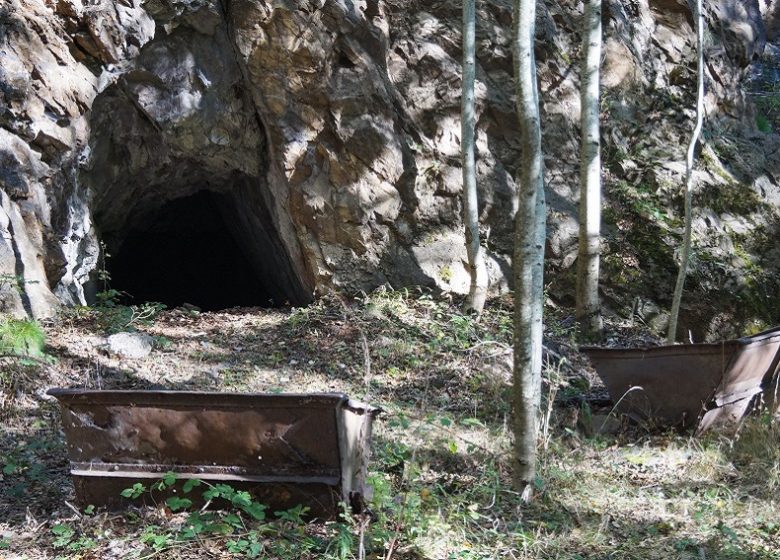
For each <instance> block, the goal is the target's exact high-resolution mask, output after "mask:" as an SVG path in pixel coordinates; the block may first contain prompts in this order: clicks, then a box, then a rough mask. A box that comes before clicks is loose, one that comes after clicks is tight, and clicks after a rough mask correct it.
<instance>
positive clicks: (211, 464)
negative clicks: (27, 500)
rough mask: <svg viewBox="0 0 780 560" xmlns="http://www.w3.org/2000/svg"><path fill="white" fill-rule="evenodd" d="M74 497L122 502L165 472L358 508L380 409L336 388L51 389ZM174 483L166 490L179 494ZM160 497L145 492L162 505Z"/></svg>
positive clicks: (270, 501)
mask: <svg viewBox="0 0 780 560" xmlns="http://www.w3.org/2000/svg"><path fill="white" fill-rule="evenodd" d="M49 394H50V395H53V396H54V397H56V398H57V399H58V400H59V402H60V405H61V408H62V423H63V427H64V431H65V436H66V439H67V443H68V453H69V456H70V462H71V475H72V477H73V483H74V486H75V489H76V498H77V500H78V501H79V502H80V503H81V504H83V505H88V504H94V505H96V506H107V507H109V508H116V507H123V506H125V505H127V503H128V502H127V500H126V499H124V498H122V497H121V496H120V494H121V492H122V490H123V489H124V488H128V487H130V486H132V485H133V483H135V482H142V483H145V485H146V486H147V487H148V486H150V485H151V484H152V483H153V482H155V481H156V480H159V479H160V478H161V477H162V476H163V475H164V474H165V473H166V472H169V471H173V472H174V473H176V477H177V480H178V482H177V483H178V484H179V485H181V484H183V481H185V480H187V479H192V478H196V479H199V480H202V481H204V482H206V483H210V484H214V483H226V484H230V485H231V486H233V487H234V488H236V489H242V490H249V491H250V492H251V493H252V494H253V495H254V496H255V499H256V500H257V501H258V502H260V503H264V504H266V505H268V506H269V507H270V508H273V509H277V510H278V509H289V508H291V507H294V506H296V505H299V504H303V505H305V506H309V507H310V508H311V510H310V514H311V515H312V516H315V517H320V518H332V517H334V516H335V515H336V514H337V513H338V511H339V507H340V505H339V504H340V503H341V502H346V503H347V504H349V505H351V506H352V508H353V509H359V508H360V507H361V503H362V499H363V497H364V496H365V495H366V486H365V478H366V466H367V461H368V457H369V442H370V438H371V424H372V421H373V418H374V417H375V416H376V414H377V413H378V409H376V408H373V407H370V406H368V405H365V404H362V403H359V402H355V401H352V400H350V399H349V398H348V397H347V396H346V395H344V394H340V393H333V394H331V393H318V394H258V393H255V394H244V393H208V392H189V391H87V390H78V389H52V390H50V391H49ZM175 490H176V486H174V487H172V488H171V489H170V491H175ZM161 498H162V499H164V496H156V497H154V496H151V499H152V500H154V501H160V499H161Z"/></svg>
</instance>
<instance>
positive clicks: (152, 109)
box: [0, 0, 780, 316]
mask: <svg viewBox="0 0 780 560" xmlns="http://www.w3.org/2000/svg"><path fill="white" fill-rule="evenodd" d="M605 4H606V6H605V8H606V9H605V16H604V17H605V24H606V25H605V33H606V36H605V56H606V57H605V62H604V69H603V76H604V78H603V80H604V82H603V86H604V105H605V111H604V117H605V118H604V120H605V146H604V150H605V156H606V157H605V161H606V168H607V169H606V171H605V173H606V177H605V178H606V184H607V193H608V194H610V193H611V194H613V195H615V196H614V199H613V200H616V201H617V202H610V204H611V205H615V212H614V214H615V215H614V216H613V217H612V218H610V216H609V212H608V213H607V220H606V224H605V225H606V226H607V227H606V236H607V251H608V252H609V251H611V253H608V255H607V256H609V255H614V256H615V258H617V259H619V260H620V262H621V266H624V265H625V266H628V269H629V270H636V271H637V275H639V274H638V273H639V272H640V271H642V269H643V268H647V267H653V269H654V271H656V274H655V276H653V278H654V281H657V282H658V283H662V282H665V281H667V280H669V278H670V277H671V276H672V275H673V273H674V270H673V269H674V262H673V260H672V256H671V254H669V255H667V256H662V255H661V254H660V253H661V252H663V251H661V250H658V253H659V254H657V255H656V254H653V255H649V257H650V260H649V261H648V259H646V258H644V257H646V256H648V255H644V254H643V252H644V253H648V252H652V251H651V250H650V248H648V247H647V246H644V245H643V243H642V241H641V239H640V240H637V238H636V234H635V233H632V232H635V231H641V232H644V233H642V235H645V233H646V234H647V235H649V236H651V237H652V238H653V239H654V240H656V241H658V242H659V243H660V242H661V241H660V240H666V241H668V242H669V243H673V242H676V240H677V239H678V238H679V227H678V224H676V223H674V220H673V219H671V218H670V219H669V220H668V221H664V220H658V219H653V220H651V221H648V220H645V221H646V222H647V224H645V226H647V227H645V229H641V228H634V229H632V230H631V231H632V232H628V230H627V229H626V228H628V226H629V225H631V224H627V223H623V222H622V221H621V220H625V219H627V218H625V217H624V216H622V215H621V214H622V210H621V208H622V207H620V208H618V206H617V204H618V203H625V204H629V203H630V204H633V202H635V200H634V199H635V198H638V199H639V200H641V199H642V197H641V196H638V197H633V194H632V193H631V192H630V191H631V189H634V190H636V189H637V186H638V185H639V186H641V189H640V194H641V192H643V191H642V189H645V190H646V191H647V192H649V193H651V194H652V197H651V198H652V201H653V203H655V202H656V199H657V200H658V201H659V202H658V205H659V208H657V210H658V211H659V212H662V213H663V214H664V215H665V216H667V215H668V216H673V215H674V214H675V213H677V215H679V209H678V204H679V200H677V199H676V198H675V197H674V196H672V194H671V193H672V192H673V191H674V190H675V189H676V188H677V187H676V184H677V183H679V180H680V177H681V175H682V171H683V170H682V162H683V161H684V155H683V152H684V149H685V143H686V142H687V135H688V129H689V127H690V123H691V121H692V117H693V115H692V111H691V110H690V109H688V108H689V107H693V103H692V101H690V99H689V97H690V94H691V91H692V90H693V81H694V71H693V69H692V68H691V67H690V65H691V63H692V60H693V55H692V50H691V49H692V41H693V31H692V29H691V24H690V16H689V15H688V13H689V11H688V7H687V4H686V3H685V2H684V1H682V0H681V1H677V0H638V1H635V2H620V1H617V0H607V1H606V2H605ZM708 4H709V6H710V8H709V11H708V14H707V18H708V24H709V26H710V31H711V33H710V36H711V43H710V45H709V47H708V54H707V57H708V72H709V76H708V83H709V91H708V98H707V109H708V115H709V121H708V123H709V124H708V126H709V130H710V138H709V140H708V142H707V144H708V149H709V152H708V153H709V154H710V157H709V159H708V161H709V162H710V164H711V165H710V164H708V167H707V168H706V169H704V170H702V171H700V172H699V175H698V176H697V180H698V182H699V184H700V188H701V189H702V191H703V192H704V191H706V189H707V188H710V187H713V188H722V187H724V185H726V186H730V185H740V188H745V189H748V190H749V191H750V192H752V193H754V194H755V196H756V197H757V199H758V202H760V203H761V204H762V206H761V208H760V209H758V210H756V211H749V212H747V217H745V213H744V212H743V213H742V215H741V216H737V214H735V213H734V211H733V209H729V208H721V209H720V210H722V212H714V211H712V210H711V209H705V210H703V211H702V212H701V213H700V217H699V222H700V223H699V225H700V227H701V228H702V229H700V230H699V231H700V233H701V238H700V239H701V240H702V241H705V240H706V241H709V240H711V239H713V236H712V234H711V233H712V232H713V231H717V232H719V234H718V239H719V241H718V243H721V242H722V241H721V239H722V238H723V239H731V241H732V242H733V239H732V237H733V231H732V230H733V229H734V224H735V223H736V222H735V221H734V220H739V219H745V220H748V222H746V223H747V224H748V225H747V226H746V227H750V224H753V225H757V224H759V223H760V224H763V225H762V227H767V228H768V227H771V226H770V221H771V220H770V219H769V216H771V215H772V214H773V212H775V209H776V208H777V204H778V199H780V189H779V188H778V187H777V185H776V183H775V178H774V177H775V175H774V174H773V173H774V171H773V170H778V169H780V165H779V164H780V162H778V161H776V160H777V157H778V156H775V155H772V154H773V153H774V152H773V151H772V150H773V149H774V148H767V146H768V145H771V146H776V145H778V141H777V139H776V138H775V137H774V136H771V135H766V134H762V133H759V132H757V131H756V130H755V126H754V122H753V119H754V118H755V116H754V114H753V113H752V112H751V111H752V109H751V107H752V105H751V104H750V103H749V102H747V101H746V100H745V98H744V97H743V96H742V94H741V93H740V88H739V86H740V83H741V80H742V75H743V73H744V71H745V69H746V68H748V67H749V66H750V65H751V64H752V63H753V61H754V60H755V59H757V58H758V57H760V55H761V53H762V52H763V49H764V45H765V42H766V31H765V28H766V26H765V20H766V22H767V23H770V20H771V21H774V19H772V18H775V12H776V10H775V9H774V8H773V7H772V6H769V5H767V3H766V2H761V3H759V2H758V0H755V1H753V2H737V1H731V0H718V1H715V2H710V3H708ZM511 10H512V7H511V2H509V1H508V0H490V1H486V2H482V3H481V4H480V6H479V13H478V29H477V37H478V53H477V55H478V70H477V80H478V84H477V102H478V133H477V139H478V142H477V147H478V173H479V175H478V181H479V185H480V187H479V188H480V208H481V221H482V224H483V226H484V234H485V238H486V243H487V246H488V249H489V255H490V261H491V276H492V279H493V286H494V288H495V289H497V290H504V289H506V288H507V279H508V276H509V270H510V262H511V261H510V257H511V232H512V228H513V224H512V216H513V213H514V212H513V208H514V194H515V185H514V180H513V177H515V176H516V174H517V162H518V161H519V160H520V158H519V155H520V150H521V148H522V147H521V146H520V145H519V142H518V130H517V122H516V118H515V108H514V100H513V94H512V92H513V89H512V55H511V41H510V39H511V38H510V33H511V21H512V11H511ZM580 12H581V7H580V6H572V5H571V3H564V2H556V1H552V0H550V1H548V2H546V3H545V5H544V6H542V8H541V9H540V13H539V20H538V43H537V45H538V47H537V51H538V52H537V56H538V62H539V75H540V80H541V98H542V103H543V107H542V109H543V114H544V123H543V126H544V134H545V149H546V154H547V161H546V173H547V184H548V196H549V201H550V206H551V212H550V216H549V217H550V220H549V221H550V231H549V237H548V242H549V243H548V245H549V246H548V255H549V263H550V271H551V273H552V274H551V275H550V278H551V279H552V282H553V286H554V288H555V289H556V290H557V291H558V292H559V293H560V295H561V296H565V295H566V293H567V290H568V288H567V286H568V280H567V279H568V278H569V276H568V272H567V271H568V270H570V269H571V264H572V262H573V260H574V258H575V256H576V205H575V202H574V201H575V200H576V196H577V189H578V187H577V168H576V166H577V144H578V138H577V127H576V122H577V119H578V113H579V97H578V96H579V91H578V82H579V79H578V61H579V46H578V43H579V39H578V31H577V30H578V28H579V25H580ZM771 25H775V24H774V23H772V24H771ZM459 26H460V7H459V6H457V5H455V4H452V3H450V2H441V1H434V0H405V1H402V0H328V1H324V0H175V1H174V0H116V1H110V0H89V1H87V0H46V1H44V0H8V1H6V2H5V3H4V4H3V6H2V7H1V8H0V188H1V190H0V196H1V197H2V200H1V201H0V202H2V204H1V205H0V208H1V210H0V227H2V228H3V239H2V241H0V273H2V274H3V276H2V278H3V279H5V282H4V283H3V284H2V285H0V293H1V294H2V296H3V300H2V304H3V306H4V308H5V309H6V310H7V311H12V312H15V313H26V314H32V315H36V316H40V315H45V314H47V313H50V312H51V311H52V310H53V308H54V306H55V304H56V302H57V301H59V302H62V303H65V304H75V303H84V302H85V301H86V300H87V299H88V297H89V291H90V280H91V279H93V280H94V276H95V272H96V270H97V269H98V268H100V266H102V265H101V255H102V253H101V245H100V242H102V243H103V244H104V247H106V252H107V253H114V252H121V251H122V247H123V246H127V244H126V242H127V239H128V237H129V236H132V235H133V232H136V231H140V230H144V231H146V230H149V229H150V228H153V227H154V225H153V224H154V222H155V221H159V220H160V219H164V218H161V217H160V216H161V214H160V212H161V209H163V208H165V207H166V205H167V204H168V203H170V202H171V201H175V200H178V199H183V198H186V197H191V196H194V195H196V194H197V193H202V192H203V191H209V192H211V193H213V195H214V197H215V198H214V200H215V201H216V202H215V203H214V212H217V213H219V215H220V216H221V219H222V220H223V221H224V224H225V226H226V228H227V229H229V230H230V232H231V234H232V236H233V238H234V239H235V240H236V242H237V244H238V245H240V248H241V251H243V255H244V256H245V260H246V262H247V263H248V265H249V266H250V267H251V269H252V271H253V273H254V274H255V276H256V278H257V279H258V286H261V288H262V290H264V292H265V293H266V294H267V295H268V297H269V298H271V299H273V300H275V301H277V302H281V301H284V300H288V301H291V302H293V303H302V302H306V301H308V300H309V299H311V297H313V295H314V294H315V293H316V292H317V291H323V290H327V289H331V288H336V289H339V290H346V291H356V290H368V289H372V288H374V287H376V286H378V285H381V284H385V283H389V284H390V285H392V286H394V287H400V286H405V285H413V284H423V285H438V286H439V287H441V288H444V289H450V290H455V291H463V290H465V289H466V288H467V284H468V277H467V274H466V270H465V267H464V264H465V262H466V255H465V247H464V243H463V231H462V225H461V220H460V215H461V208H462V207H461V198H460V184H461V180H460V165H459V130H460V128H459V104H460V62H459V61H460V33H459ZM770 27H771V26H770ZM772 29H774V28H773V27H772ZM724 134H727V135H728V136H727V138H725V140H724ZM724 146H732V147H733V146H740V148H739V149H736V151H735V150H734V149H732V150H731V151H732V153H733V155H734V156H735V157H734V158H731V157H730V156H729V157H727V156H728V154H726V151H727V150H726V149H725V148H723V147H724ZM737 156H738V157H737ZM740 158H741V159H740ZM745 158H747V159H750V161H742V159H745ZM737 159H739V161H737ZM713 169H715V170H716V171H713ZM629 195H631V196H629ZM620 196H623V198H625V199H626V200H622V199H621V198H620ZM632 197H633V198H632ZM659 197H660V198H659ZM763 205H765V206H763ZM632 216H633V217H632ZM642 218H647V216H644V214H643V213H642V212H641V211H640V212H635V213H634V214H631V216H629V217H628V219H636V220H640V219H642ZM651 218H652V216H651ZM751 220H752V221H751ZM667 222H668V223H667ZM659 224H660V225H659ZM650 225H652V227H650ZM632 227H633V226H632ZM653 228H655V229H653ZM659 228H660V229H659ZM632 236H633V237H632ZM723 243H726V245H727V244H728V242H726V241H723ZM719 247H720V245H719ZM667 249H668V247H666V248H665V249H664V251H666V252H669V251H667ZM150 250H153V248H151V247H150ZM749 250H750V248H747V249H746V251H748V252H749ZM632 258H633V259H635V260H636V263H637V264H636V265H635V266H634V267H633V268H632V264H631V263H632V262H634V261H632V260H631V259H632ZM652 259H655V261H653V260H652ZM606 260H607V261H608V262H607V266H606V267H605V270H606V273H607V275H611V274H617V273H618V267H617V266H612V268H610V264H609V259H608V258H607V259H606ZM613 260H614V259H613ZM656 261H657V262H656ZM613 265H616V263H614V262H613ZM729 266H731V265H729ZM738 268H739V267H738V266H731V268H730V269H729V270H731V269H734V270H737V269H738ZM737 276H738V275H737ZM737 276H735V277H734V278H735V280H734V281H735V282H739V281H740V280H739V278H738V277H737ZM624 280H625V281H623V280H621V279H620V278H605V286H606V289H607V295H608V296H609V297H610V298H611V299H610V301H611V302H612V303H613V305H614V306H616V307H620V306H621V305H622V304H623V303H625V301H629V300H631V298H632V297H634V296H637V297H638V296H639V295H641V296H642V297H645V298H647V299H651V300H657V301H660V302H661V303H662V304H664V303H666V301H667V299H668V295H667V292H670V291H671V290H670V286H671V284H669V285H668V286H656V285H641V284H636V283H635V282H634V281H633V280H632V279H631V278H627V279H624ZM635 284H636V285H635ZM692 286H694V289H700V290H711V289H714V288H712V287H711V286H708V285H706V282H703V281H699V280H696V279H694V280H693V281H692ZM640 289H641V290H643V292H642V293H641V294H639V293H636V294H635V293H634V292H636V291H638V290H640ZM718 289H720V288H718ZM632 290H633V291H632ZM194 303H198V302H194ZM705 315H706V313H705ZM710 316H712V313H711V312H710Z"/></svg>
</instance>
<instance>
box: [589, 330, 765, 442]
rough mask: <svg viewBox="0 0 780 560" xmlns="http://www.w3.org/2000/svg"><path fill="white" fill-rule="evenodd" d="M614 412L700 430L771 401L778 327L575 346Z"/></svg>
mask: <svg viewBox="0 0 780 560" xmlns="http://www.w3.org/2000/svg"><path fill="white" fill-rule="evenodd" d="M581 351H582V352H584V353H585V354H586V355H587V356H588V357H589V358H590V361H591V363H592V364H593V367H594V368H595V369H596V372H597V373H598V375H599V377H601V379H602V380H603V381H604V384H605V385H606V387H607V390H608V391H609V394H610V397H611V399H612V402H613V403H615V406H616V410H617V411H618V412H622V413H626V414H629V415H631V416H633V417H635V418H638V419H642V420H650V421H653V422H656V423H658V424H661V425H670V426H682V427H694V426H695V427H696V428H697V430H698V431H700V432H701V431H705V430H708V429H711V428H713V427H715V426H723V425H729V424H734V423H735V422H737V421H738V420H740V419H741V418H742V417H743V416H744V415H745V414H747V413H748V412H750V411H751V410H753V409H755V408H757V407H758V405H759V404H760V405H761V406H768V407H770V408H772V409H776V408H777V403H778V399H777V386H778V363H779V362H780V327H778V328H774V329H771V330H768V331H764V332H762V333H759V334H756V335H753V336H747V337H743V338H740V339H737V340H727V341H723V342H719V343H714V344H681V345H674V346H658V347H655V348H630V349H629V348H596V347H584V348H581Z"/></svg>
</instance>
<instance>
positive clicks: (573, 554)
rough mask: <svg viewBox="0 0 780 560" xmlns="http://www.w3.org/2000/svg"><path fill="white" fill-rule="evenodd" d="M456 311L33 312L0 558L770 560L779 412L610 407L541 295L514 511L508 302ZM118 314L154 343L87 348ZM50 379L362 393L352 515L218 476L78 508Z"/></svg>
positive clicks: (2, 510)
mask: <svg viewBox="0 0 780 560" xmlns="http://www.w3.org/2000/svg"><path fill="white" fill-rule="evenodd" d="M458 309H459V307H458V302H452V301H451V300H449V299H446V298H442V297H439V296H433V295H431V294H428V293H424V292H389V291H384V292H377V293H375V294H371V295H369V296H366V297H365V298H362V299H360V300H357V301H349V302H347V301H343V300H340V299H337V298H330V299H326V300H323V301H321V302H319V303H317V304H314V305H312V306H310V307H307V308H302V309H276V310H262V309H237V310H232V311H226V312H221V313H202V314H201V313H198V312H196V311H187V310H184V309H176V310H171V311H163V312H162V313H159V314H156V315H155V312H156V310H152V311H153V312H152V313H149V312H148V311H149V309H147V310H146V311H143V310H141V311H139V310H136V313H135V314H133V312H132V310H130V309H127V308H123V307H121V306H120V307H116V306H115V307H108V308H106V307H104V308H102V309H99V310H95V309H77V310H69V311H66V312H64V313H63V314H62V315H61V316H60V317H59V318H58V319H57V320H55V321H52V322H50V323H48V324H46V325H44V327H45V331H46V334H47V341H48V346H47V348H46V354H47V355H48V356H50V357H51V358H50V359H49V358H46V357H45V356H44V358H43V361H38V360H37V359H36V360H35V361H20V360H18V359H3V361H2V370H1V373H0V388H1V389H2V393H0V422H2V427H3V429H2V432H1V433H0V467H1V468H2V471H1V472H2V474H1V475H0V476H2V479H0V558H9V559H10V558H13V559H16V558H30V559H39V558H57V557H60V558H82V559H91V558H95V559H97V558H101V559H102V558H139V559H141V558H143V559H151V558H231V557H237V558H240V557H256V558H289V559H298V558H304V559H305V558H340V559H346V558H358V557H360V555H361V554H363V552H364V553H365V557H366V558H384V559H393V558H394V559H412V558H414V559H416V558H430V559H435V560H444V559H456V558H457V559H482V558H512V559H514V558H518V559H519V558H561V559H571V560H574V559H585V558H593V559H596V558H598V559H601V558H616V559H633V558H636V559H653V558H657V559H687V558H690V559H710V560H713V559H735V560H737V559H745V560H747V559H776V558H780V504H779V503H778V498H777V497H778V493H779V492H780V428H778V426H777V425H776V424H773V423H772V422H771V421H770V419H768V418H764V419H756V420H755V421H753V422H751V423H749V424H747V425H746V426H744V428H743V430H742V433H741V437H739V438H738V439H734V438H726V437H724V436H718V435H711V436H708V437H707V438H705V439H701V440H699V439H694V438H692V437H691V436H690V434H678V433H673V432H668V433H661V432H658V431H650V430H647V429H645V428H643V427H641V426H628V425H625V424H624V425H620V424H619V423H616V422H614V421H613V419H612V418H610V417H607V415H606V413H608V412H609V409H608V408H606V409H601V408H599V407H598V406H596V404H597V403H599V402H600V399H599V398H591V397H593V396H594V395H595V396H596V397H599V396H600V388H599V386H598V382H597V379H596V378H595V376H594V375H593V374H592V373H591V372H589V371H588V370H587V364H586V363H585V362H584V361H583V360H582V358H581V357H580V356H579V355H578V354H577V353H576V352H575V351H574V344H573V338H572V335H573V331H572V328H571V319H570V318H569V317H568V316H567V314H566V311H565V310H562V309H558V308H556V307H554V306H552V305H551V306H549V307H548V317H549V318H548V322H547V323H548V324H547V332H546V337H547V340H546V344H547V347H548V352H547V358H548V359H547V367H546V374H545V375H546V384H545V387H544V393H545V410H544V418H543V425H544V430H543V432H542V434H541V436H540V437H541V440H542V456H541V467H540V477H539V481H538V488H537V497H536V500H535V501H534V503H533V504H531V505H528V506H524V505H521V504H520V503H519V500H518V496H517V495H516V494H515V493H514V492H513V491H512V489H511V486H510V484H509V480H510V476H509V475H510V473H509V472H508V468H507V453H508V450H509V447H510V437H509V433H508V415H509V407H508V404H507V402H508V391H509V380H510V375H511V370H510V365H511V351H510V348H509V344H510V342H511V308H510V302H508V301H506V300H495V301H492V302H491V303H490V304H489V307H488V309H487V311H486V313H485V315H484V316H483V317H482V318H481V319H480V321H479V322H476V321H475V320H474V319H473V318H471V317H466V316H463V315H461V314H460V312H459V311H458ZM122 329H138V330H141V331H144V332H147V333H149V334H151V335H153V336H154V337H156V338H155V341H156V347H155V349H154V350H153V352H152V353H151V355H150V356H149V357H147V358H145V359H143V360H126V359H120V358H117V357H114V356H111V355H108V354H107V353H106V352H105V351H103V350H102V349H101V348H102V345H103V343H104V336H105V334H106V332H107V331H113V330H122ZM611 336H612V340H620V341H623V342H625V341H630V340H635V339H636V338H637V337H640V336H645V335H643V334H642V332H641V329H637V328H636V327H633V326H631V325H615V326H614V329H613V332H612V333H611ZM52 386H66V387H91V388H97V387H99V388H171V389H203V390H206V389H207V390H221V391H290V392H292V391H343V392H346V393H348V394H350V395H351V396H353V397H356V398H359V399H362V400H366V401H368V402H370V403H372V404H375V405H378V406H381V407H382V408H383V409H384V411H385V412H384V414H383V416H382V417H381V418H380V420H379V421H378V422H377V424H376V428H375V437H374V446H373V462H372V469H371V482H372V484H373V486H374V489H375V492H374V496H373V499H372V502H371V512H372V513H371V516H370V517H363V518H355V519H352V518H345V519H343V520H342V521H340V522H331V523H305V522H304V521H303V520H302V518H301V511H300V510H297V511H296V510H292V511H287V512H278V513H277V512H272V511H265V510H263V508H262V504H255V503H254V502H252V501H251V499H250V498H248V497H246V496H242V495H238V494H236V493H235V492H234V493H231V490H230V489H225V488H222V489H212V490H213V491H214V492H215V493H216V494H218V493H219V492H222V494H221V495H219V496H216V499H217V500H221V502H217V503H222V504H223V505H224V507H225V510H224V511H222V512H216V513H208V512H203V514H202V515H201V514H199V512H198V511H197V510H195V511H193V508H192V507H187V504H186V502H185V503H182V502H178V503H171V504H168V505H167V506H166V505H161V506H160V507H159V508H130V509H128V510H127V511H126V512H123V513H107V512H102V511H99V510H94V509H93V508H87V509H86V510H79V509H78V508H76V507H75V506H74V505H73V504H74V501H73V489H72V486H71V484H70V481H69V478H68V476H67V461H66V458H65V450H64V441H63V436H62V434H61V431H60V428H59V416H58V410H57V407H56V403H53V402H52V401H51V400H50V399H48V398H46V397H45V391H46V389H48V388H49V387H52ZM602 426H605V427H607V428H609V429H607V430H605V431H604V432H602V431H601V430H600V429H599V428H601V427H602ZM163 483H165V482H164V481H163ZM193 491H198V492H199V491H201V489H193ZM216 494H215V495H216ZM209 516H210V517H209ZM361 543H362V546H361Z"/></svg>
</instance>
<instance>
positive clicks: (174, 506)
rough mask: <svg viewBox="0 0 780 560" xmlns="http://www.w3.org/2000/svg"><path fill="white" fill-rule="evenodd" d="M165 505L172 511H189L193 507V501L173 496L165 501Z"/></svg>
mask: <svg viewBox="0 0 780 560" xmlns="http://www.w3.org/2000/svg"><path fill="white" fill-rule="evenodd" d="M165 505H167V506H168V507H169V508H171V511H179V510H180V509H187V508H188V507H190V506H191V505H192V500H189V499H187V498H180V497H178V496H171V497H170V498H168V499H167V500H165Z"/></svg>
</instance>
